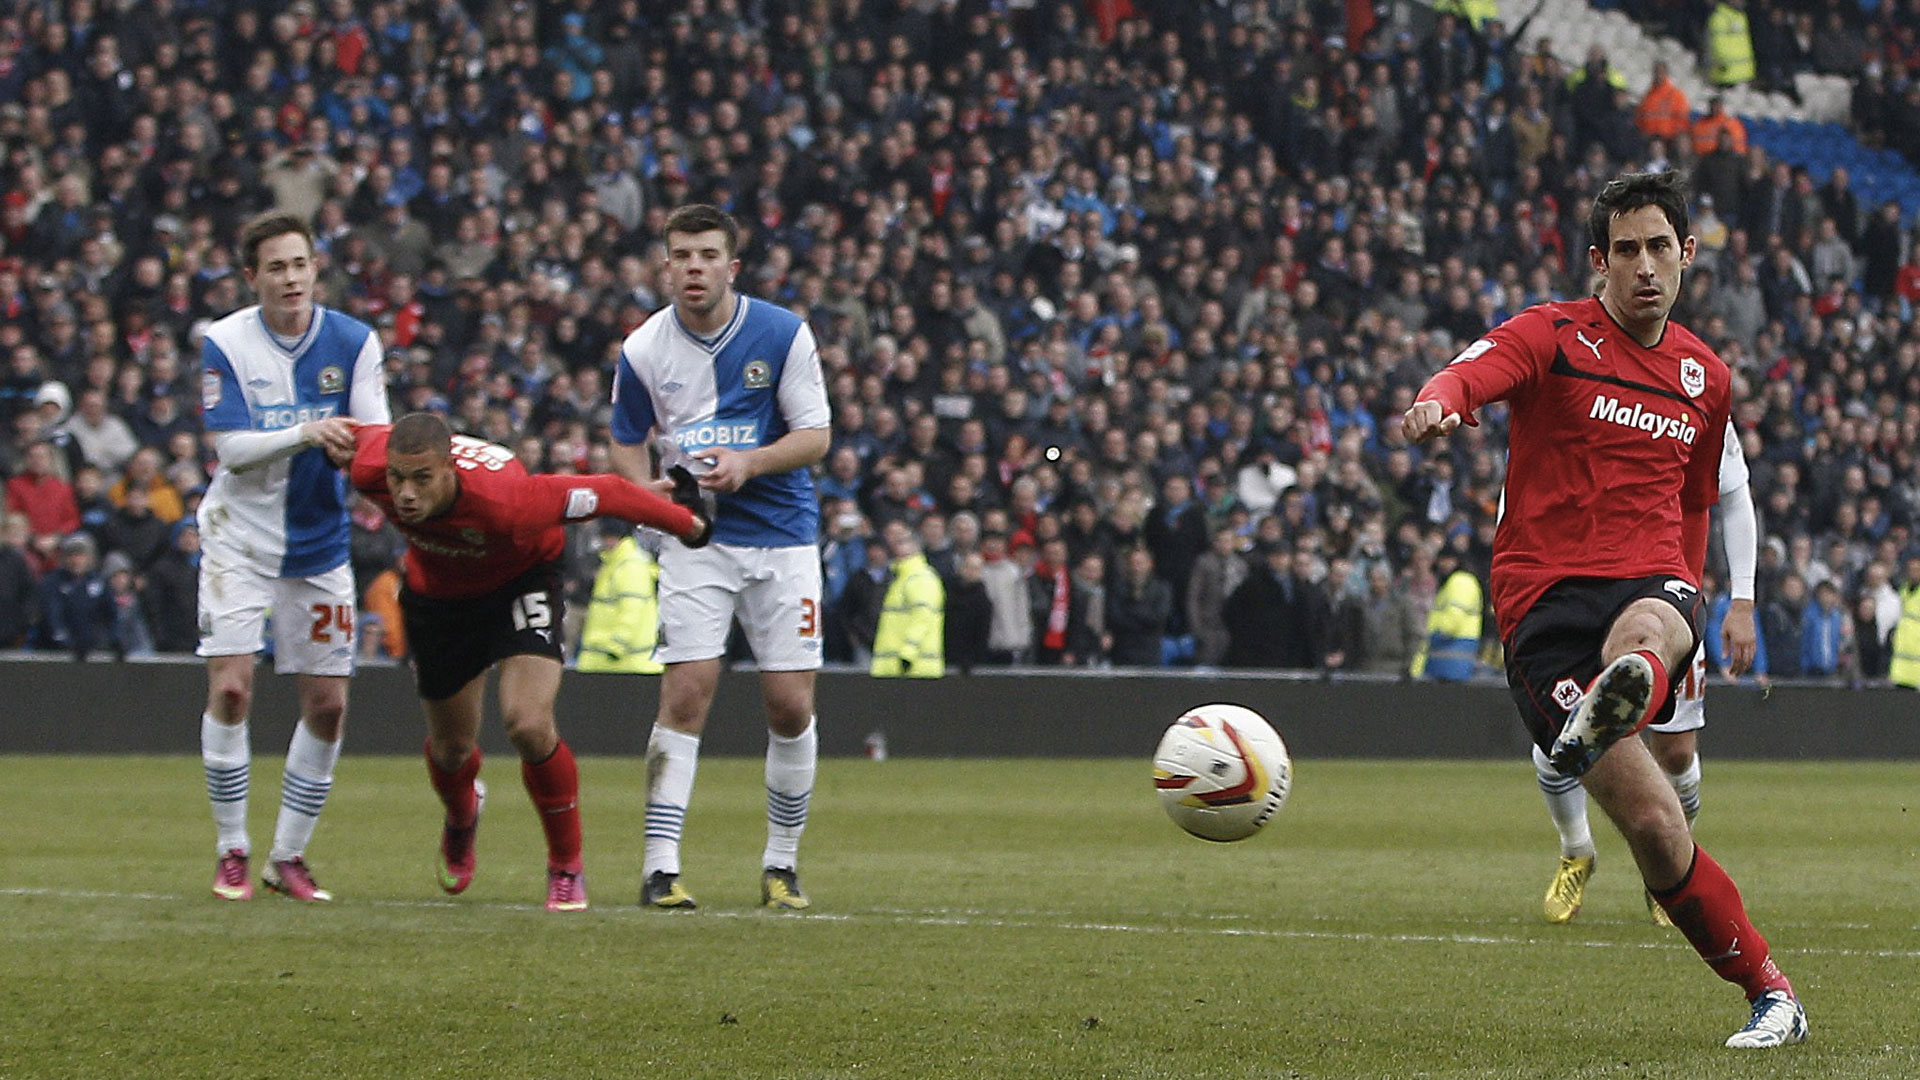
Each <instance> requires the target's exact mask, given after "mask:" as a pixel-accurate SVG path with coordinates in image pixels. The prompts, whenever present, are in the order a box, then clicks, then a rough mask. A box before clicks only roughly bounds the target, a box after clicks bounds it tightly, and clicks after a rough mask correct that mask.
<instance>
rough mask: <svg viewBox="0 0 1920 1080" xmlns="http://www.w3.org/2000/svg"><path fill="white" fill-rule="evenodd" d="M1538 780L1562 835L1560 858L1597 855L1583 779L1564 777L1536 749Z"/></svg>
mask: <svg viewBox="0 0 1920 1080" xmlns="http://www.w3.org/2000/svg"><path fill="white" fill-rule="evenodd" d="M1533 773H1534V778H1535V779H1537V780H1539V781H1540V794H1542V795H1545V796H1546V797H1547V814H1548V815H1549V816H1550V817H1552V818H1553V827H1554V828H1555V829H1558V830H1559V831H1560V854H1561V855H1563V856H1565V857H1567V858H1570V859H1575V858H1579V857H1580V856H1582V855H1592V854H1593V830H1592V829H1590V828H1589V827H1588V825H1587V789H1586V788H1583V787H1581V786H1580V779H1579V778H1578V777H1574V776H1562V775H1560V771H1559V770H1558V769H1555V768H1554V767H1553V763H1552V762H1551V761H1548V760H1547V755H1546V754H1544V753H1542V752H1541V750H1540V748H1539V747H1537V746H1536V747H1534V748H1533Z"/></svg>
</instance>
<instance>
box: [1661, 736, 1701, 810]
mask: <svg viewBox="0 0 1920 1080" xmlns="http://www.w3.org/2000/svg"><path fill="white" fill-rule="evenodd" d="M1667 783H1669V784H1672V785H1673V793H1674V794H1675V795H1678V796H1680V809H1682V810H1684V811H1686V814H1687V828H1689V829H1691V828H1693V819H1694V818H1697V817H1699V816H1700V755H1699V754H1697V753H1696V754H1694V755H1693V758H1692V760H1690V761H1688V762H1687V767H1686V768H1685V769H1683V770H1681V771H1680V772H1677V773H1667Z"/></svg>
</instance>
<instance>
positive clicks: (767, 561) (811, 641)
mask: <svg viewBox="0 0 1920 1080" xmlns="http://www.w3.org/2000/svg"><path fill="white" fill-rule="evenodd" d="M736 615H737V616H739V619H740V628H741V629H742V630H743V631H745V632H746V635H747V644H748V645H749V646H751V647H752V649H753V659H754V662H755V663H757V664H758V665H759V667H760V670H761V671H813V670H815V669H817V668H818V667H819V666H820V645H821V612H820V552H819V550H818V549H816V548H815V547H814V546H813V545H811V544H808V545H805V546H802V547H779V548H762V547H735V546H733V545H731V544H708V545H707V546H706V547H703V548H689V547H687V546H686V545H684V544H678V543H673V542H668V543H666V544H663V545H662V546H661V549H660V643H659V644H658V645H657V646H655V647H654V650H653V657H654V659H655V660H658V661H659V662H660V663H663V664H683V663H687V662H688V661H692V660H711V659H713V658H715V657H718V656H723V655H725V654H726V651H727V631H728V630H729V629H730V628H731V627H732V625H733V620H734V617H735V616H736Z"/></svg>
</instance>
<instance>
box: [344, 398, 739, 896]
mask: <svg viewBox="0 0 1920 1080" xmlns="http://www.w3.org/2000/svg"><path fill="white" fill-rule="evenodd" d="M354 440H355V451H354V453H353V455H352V457H351V459H347V458H345V456H344V455H341V456H340V460H339V461H338V463H339V464H340V465H341V466H342V467H343V468H346V469H348V476H349V479H350V480H351V481H352V483H353V486H354V487H355V488H356V489H358V490H359V492H360V493H361V494H362V495H364V496H366V497H367V498H369V499H372V500H373V501H374V502H375V503H377V504H379V506H380V507H381V509H383V510H385V511H386V512H387V513H388V515H390V516H391V517H392V518H393V520H394V523H395V524H396V525H397V526H398V527H399V529H400V532H401V533H402V534H403V535H405V537H406V538H407V555H406V583H405V585H404V586H403V588H402V589H401V592H400V610H401V615H402V618H403V619H405V621H406V629H407V640H408V642H409V643H410V644H411V645H412V647H413V653H414V676H415V680H416V682H417V684H418V686H419V690H420V697H421V700H422V701H423V702H424V703H425V705H426V712H427V746H426V755H427V770H428V772H429V774H430V775H431V777H432V779H433V788H434V790H435V791H437V792H438V793H439V794H440V801H441V802H443V803H445V804H446V808H447V817H446V824H445V827H444V829H443V830H442V832H441V837H440V856H441V867H440V886H441V888H443V889H445V890H446V891H447V892H449V893H458V892H461V891H462V890H464V889H465V888H466V887H467V885H468V884H469V883H471V882H472V880H473V872H474V853H473V840H474V832H475V830H476V829H477V827H478V826H479V822H480V808H481V805H482V803H483V802H484V800H485V798H486V788H485V786H483V785H482V784H480V783H479V780H478V776H479V773H480V748H479V745H478V739H479V734H480V713H481V698H482V695H483V694H484V693H485V692H486V673H487V669H488V668H490V667H492V666H494V665H495V664H498V665H499V667H500V712H501V714H502V716H503V718H504V719H505V721H506V727H507V738H508V739H510V740H512V742H513V745H514V748H515V749H517V750H518V751H519V752H520V762H521V764H520V775H521V779H522V780H523V781H524V782H525V783H526V786H527V792H528V794H529V795H531V796H532V797H533V804H534V807H535V808H536V809H538V810H539V812H540V825H541V827H542V829H544V830H545V832H546V837H547V909H548V910H550V911H579V910H582V909H584V908H585V907H586V906H587V893H586V885H585V882H584V880H583V878H582V876H581V860H580V809H579V774H578V772H577V771H576V769H575V767H574V761H573V752H572V751H571V750H569V749H568V748H567V744H566V743H565V742H564V741H563V740H562V739H561V738H560V733H559V731H558V730H557V728H556V727H555V725H554V717H553V702H554V697H555V695H557V694H558V693H559V690H560V672H561V667H562V659H563V657H564V656H565V644H564V642H562V640H561V621H562V619H563V618H564V616H565V613H566V611H565V604H564V599H563V592H562V587H561V575H560V565H559V561H558V560H559V558H560V554H561V552H562V550H563V549H564V548H565V546H566V529H565V528H564V526H565V525H567V524H569V523H571V522H577V521H587V520H589V519H592V518H599V517H615V518H621V519H624V520H626V521H631V522H635V523H637V524H641V525H651V526H654V527H655V528H658V529H662V530H665V531H667V532H670V533H672V534H673V535H675V536H678V537H680V538H682V539H684V540H686V541H687V543H688V544H690V545H695V546H697V545H698V544H701V543H704V542H705V541H706V539H707V537H708V535H709V534H710V533H711V532H712V524H711V523H710V522H709V521H708V519H707V518H706V516H705V515H704V514H702V513H699V512H696V511H695V510H693V509H690V508H689V507H688V506H685V505H678V504H676V503H674V502H669V501H668V500H666V499H664V498H661V497H660V496H658V495H655V494H654V493H652V492H650V491H647V490H645V489H643V488H640V487H636V486H635V485H633V484H631V483H629V482H627V481H626V480H623V479H621V478H620V477H617V476H607V475H600V476H529V475H528V474H527V472H526V470H525V469H524V468H523V467H522V466H521V465H520V462H519V461H518V460H517V459H516V458H515V457H514V456H513V452H512V451H510V450H508V449H507V448H505V447H503V446H495V445H493V444H491V443H485V442H481V441H479V440H477V439H469V438H466V437H464V436H462V437H456V436H455V435H454V434H453V431H452V429H451V428H449V427H448V426H447V422H446V421H445V420H443V419H442V418H440V417H439V416H437V415H434V414H432V413H413V414H410V415H408V416H403V417H401V418H400V420H399V421H397V422H396V423H394V424H393V425H392V426H391V428H389V427H388V426H387V425H384V424H366V425H362V426H360V427H358V428H356V429H355V430H354Z"/></svg>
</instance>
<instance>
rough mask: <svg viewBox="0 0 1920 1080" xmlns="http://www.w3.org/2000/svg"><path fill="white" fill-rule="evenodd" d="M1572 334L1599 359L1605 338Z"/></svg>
mask: <svg viewBox="0 0 1920 1080" xmlns="http://www.w3.org/2000/svg"><path fill="white" fill-rule="evenodd" d="M1573 336H1574V337H1575V338H1576V339H1578V340H1579V342H1580V344H1582V345H1585V346H1586V347H1587V348H1589V349H1591V350H1593V358H1594V359H1595V360H1598V359H1600V342H1601V341H1605V340H1607V339H1606V338H1601V339H1600V341H1588V340H1587V332H1586V331H1585V330H1575V331H1574V332H1573ZM1688 441H1689V442H1691V441H1692V440H1688Z"/></svg>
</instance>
